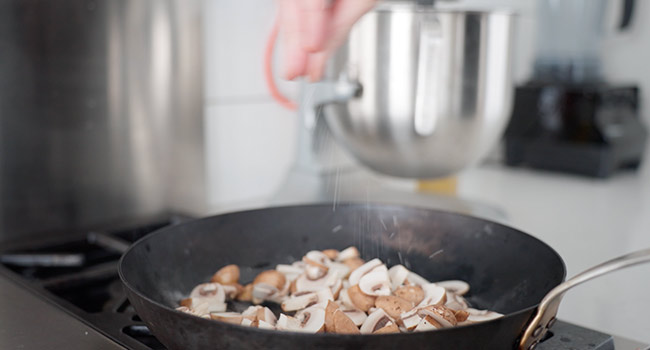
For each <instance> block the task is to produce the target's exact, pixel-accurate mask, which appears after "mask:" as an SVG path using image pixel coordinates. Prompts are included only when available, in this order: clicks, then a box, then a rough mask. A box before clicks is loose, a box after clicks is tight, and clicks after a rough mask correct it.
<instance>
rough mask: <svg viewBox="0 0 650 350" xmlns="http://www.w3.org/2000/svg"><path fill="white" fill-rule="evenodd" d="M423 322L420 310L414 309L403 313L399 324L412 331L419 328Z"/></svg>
mask: <svg viewBox="0 0 650 350" xmlns="http://www.w3.org/2000/svg"><path fill="white" fill-rule="evenodd" d="M421 320H422V317H421V316H420V315H419V314H418V310H417V309H413V310H411V311H408V312H404V313H402V314H401V315H400V320H399V323H401V324H402V326H403V327H404V328H406V330H409V331H411V330H413V329H415V327H417V326H418V324H419V323H420V321H421Z"/></svg>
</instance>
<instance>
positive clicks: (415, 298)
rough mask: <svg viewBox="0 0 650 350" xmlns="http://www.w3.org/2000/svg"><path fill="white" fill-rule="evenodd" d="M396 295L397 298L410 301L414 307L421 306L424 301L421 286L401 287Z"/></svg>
mask: <svg viewBox="0 0 650 350" xmlns="http://www.w3.org/2000/svg"><path fill="white" fill-rule="evenodd" d="M389 273H390V270H389ZM394 293H395V296H398V297H400V298H402V299H404V300H408V301H410V302H412V303H413V304H414V305H417V304H419V303H420V302H421V301H422V300H423V299H424V290H423V289H422V287H420V286H401V287H399V288H397V289H396V290H395V292H394Z"/></svg>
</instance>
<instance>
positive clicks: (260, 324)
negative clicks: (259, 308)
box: [257, 320, 275, 329]
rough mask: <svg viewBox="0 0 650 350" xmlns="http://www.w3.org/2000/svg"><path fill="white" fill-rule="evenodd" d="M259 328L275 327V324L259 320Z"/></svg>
mask: <svg viewBox="0 0 650 350" xmlns="http://www.w3.org/2000/svg"><path fill="white" fill-rule="evenodd" d="M257 328H260V329H275V326H273V325H272V324H270V323H268V322H265V321H263V320H259V321H258V323H257Z"/></svg>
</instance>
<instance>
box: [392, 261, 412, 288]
mask: <svg viewBox="0 0 650 350" xmlns="http://www.w3.org/2000/svg"><path fill="white" fill-rule="evenodd" d="M409 272H410V271H409V270H408V269H407V268H406V267H404V266H403V265H395V266H393V267H391V268H390V269H388V277H390V283H391V290H396V289H397V288H399V286H401V285H402V284H404V282H405V281H406V278H407V277H408V275H409Z"/></svg>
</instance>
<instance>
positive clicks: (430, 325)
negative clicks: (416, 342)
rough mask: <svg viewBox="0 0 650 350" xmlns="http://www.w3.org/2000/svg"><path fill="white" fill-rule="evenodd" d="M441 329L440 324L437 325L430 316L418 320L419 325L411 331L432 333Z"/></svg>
mask: <svg viewBox="0 0 650 350" xmlns="http://www.w3.org/2000/svg"><path fill="white" fill-rule="evenodd" d="M441 328H442V326H441V325H440V323H438V322H437V321H436V320H434V319H433V318H431V316H426V317H423V318H422V319H421V320H420V323H418V325H417V326H416V327H415V328H414V329H413V331H414V332H424V331H432V330H436V329H441Z"/></svg>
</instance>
